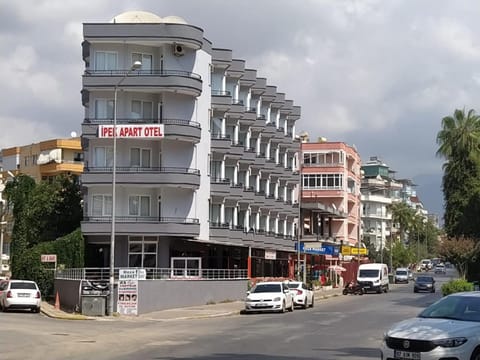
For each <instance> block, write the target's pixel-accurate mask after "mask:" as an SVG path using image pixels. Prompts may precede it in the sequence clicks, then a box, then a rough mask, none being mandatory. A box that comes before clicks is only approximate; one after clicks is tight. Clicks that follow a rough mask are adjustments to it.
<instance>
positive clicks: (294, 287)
mask: <svg viewBox="0 0 480 360" xmlns="http://www.w3.org/2000/svg"><path fill="white" fill-rule="evenodd" d="M288 287H289V289H296V288H299V287H300V283H288Z"/></svg>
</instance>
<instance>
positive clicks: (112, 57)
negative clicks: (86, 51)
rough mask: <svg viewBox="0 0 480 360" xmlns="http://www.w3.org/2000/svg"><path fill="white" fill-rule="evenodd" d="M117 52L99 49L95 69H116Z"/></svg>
mask: <svg viewBox="0 0 480 360" xmlns="http://www.w3.org/2000/svg"><path fill="white" fill-rule="evenodd" d="M116 69H117V53H115V52H107V51H97V52H96V53H95V70H96V71H100V70H116Z"/></svg>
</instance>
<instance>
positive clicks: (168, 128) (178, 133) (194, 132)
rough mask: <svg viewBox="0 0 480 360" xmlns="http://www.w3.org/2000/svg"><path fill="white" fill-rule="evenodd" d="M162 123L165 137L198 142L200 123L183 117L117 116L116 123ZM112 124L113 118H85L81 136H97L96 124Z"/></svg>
mask: <svg viewBox="0 0 480 360" xmlns="http://www.w3.org/2000/svg"><path fill="white" fill-rule="evenodd" d="M159 123H160V124H163V126H164V132H165V138H166V139H171V140H181V141H188V142H192V143H198V142H199V141H200V137H201V133H202V129H201V127H200V123H198V122H195V121H189V120H185V119H131V118H130V119H124V118H120V119H119V118H117V125H122V124H145V125H147V124H159ZM109 124H113V119H95V118H87V119H85V120H84V121H83V124H82V136H84V137H87V138H96V137H98V125H109Z"/></svg>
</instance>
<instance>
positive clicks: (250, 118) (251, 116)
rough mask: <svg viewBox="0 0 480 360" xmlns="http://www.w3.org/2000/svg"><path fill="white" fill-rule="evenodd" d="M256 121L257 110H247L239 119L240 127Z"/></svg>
mask: <svg viewBox="0 0 480 360" xmlns="http://www.w3.org/2000/svg"><path fill="white" fill-rule="evenodd" d="M256 119H257V109H255V108H247V109H245V112H244V113H243V115H242V117H241V118H240V124H241V125H253V124H254V123H255V120H256Z"/></svg>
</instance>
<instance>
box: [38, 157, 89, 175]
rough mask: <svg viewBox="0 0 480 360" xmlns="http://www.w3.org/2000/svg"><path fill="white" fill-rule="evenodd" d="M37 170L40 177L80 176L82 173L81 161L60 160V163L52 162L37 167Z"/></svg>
mask: <svg viewBox="0 0 480 360" xmlns="http://www.w3.org/2000/svg"><path fill="white" fill-rule="evenodd" d="M39 168H40V174H41V175H42V176H55V175H59V174H66V173H72V174H76V175H80V174H81V173H82V172H83V161H67V160H62V161H61V162H60V163H57V162H54V161H52V162H49V163H48V164H42V165H39Z"/></svg>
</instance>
